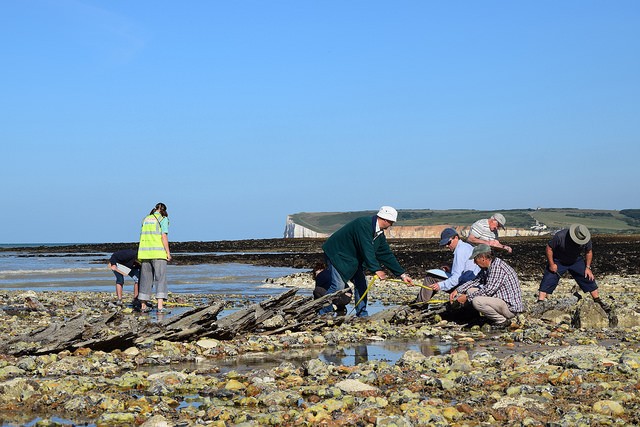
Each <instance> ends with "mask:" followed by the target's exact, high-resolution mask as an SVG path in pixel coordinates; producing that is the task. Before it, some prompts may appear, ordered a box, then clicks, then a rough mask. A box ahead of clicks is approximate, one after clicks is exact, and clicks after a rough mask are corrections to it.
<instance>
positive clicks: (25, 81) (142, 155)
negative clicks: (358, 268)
mask: <svg viewBox="0 0 640 427" xmlns="http://www.w3.org/2000/svg"><path fill="white" fill-rule="evenodd" d="M1 11H2V12H1V13H0V56H1V57H2V66H1V67H0V78H1V80H2V85H1V88H2V89H1V91H0V141H1V144H0V146H1V148H0V153H1V155H2V159H3V165H2V167H1V168H0V177H1V178H2V190H0V191H1V193H0V194H1V195H2V208H1V209H0V224H1V230H0V243H17V242H21V243H28V242H122V241H124V242H131V241H136V240H137V239H138V234H139V227H140V221H141V219H142V217H143V216H144V215H146V214H147V213H148V212H149V210H151V208H152V207H153V206H154V205H155V203H156V202H159V201H162V202H164V203H166V204H167V206H168V211H169V218H170V220H171V232H170V236H169V237H170V240H172V241H188V240H225V239H245V238H270V237H281V236H282V233H283V230H284V225H285V219H286V216H287V214H291V213H296V212H303V211H304V212H320V211H353V210H364V209H377V208H378V207H379V206H380V205H383V204H387V205H392V206H395V207H396V208H399V209H409V208H412V209H421V208H423V209H427V208H429V209H453V208H469V209H510V208H531V207H533V208H535V207H577V208H597V209H625V208H640V190H639V189H638V188H639V187H640V185H639V182H640V167H638V160H639V159H640V148H639V146H640V126H639V125H638V123H639V120H640V114H639V113H640V2H638V1H636V0H633V1H624V0H621V1H614V2H611V1H588V0H579V1H546V0H543V1H506V0H505V1H475V0H474V1H427V0H420V1H397V2H390V1H371V0H367V1H331V0H329V1H304V0H302V1H301V0H291V1H263V0H259V1H233V2H231V1H190V2H176V1H124V0H120V1H115V0H114V1H84V0H76V1H64V0H59V1H58V0H56V1H53V0H50V1H47V0H44V1H7V2H3V4H2V7H1Z"/></svg>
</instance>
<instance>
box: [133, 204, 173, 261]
mask: <svg viewBox="0 0 640 427" xmlns="http://www.w3.org/2000/svg"><path fill="white" fill-rule="evenodd" d="M162 218H163V217H162V216H159V215H157V214H153V215H148V216H146V217H145V218H144V220H143V221H142V230H141V231H140V245H139V246H138V259H139V260H145V259H167V252H166V251H165V250H164V245H163V244H162V228H161V227H160V221H162Z"/></svg>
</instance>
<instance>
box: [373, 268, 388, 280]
mask: <svg viewBox="0 0 640 427" xmlns="http://www.w3.org/2000/svg"><path fill="white" fill-rule="evenodd" d="M376 276H378V278H379V279H380V280H384V279H386V278H387V273H385V272H384V271H382V270H378V271H376Z"/></svg>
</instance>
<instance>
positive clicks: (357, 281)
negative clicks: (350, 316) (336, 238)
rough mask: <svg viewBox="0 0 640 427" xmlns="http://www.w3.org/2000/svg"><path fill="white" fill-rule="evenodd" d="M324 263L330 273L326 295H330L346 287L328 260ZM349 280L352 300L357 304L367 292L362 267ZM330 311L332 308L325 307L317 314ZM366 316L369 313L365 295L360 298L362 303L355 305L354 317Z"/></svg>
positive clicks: (329, 306)
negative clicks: (351, 287)
mask: <svg viewBox="0 0 640 427" xmlns="http://www.w3.org/2000/svg"><path fill="white" fill-rule="evenodd" d="M326 261H327V269H328V270H329V271H330V272H331V286H329V289H328V290H327V294H332V293H334V292H338V291H341V290H343V289H344V288H345V287H346V286H347V284H346V283H345V281H344V279H342V276H341V275H340V273H339V272H338V270H336V269H335V267H334V266H333V265H332V264H331V261H329V260H328V259H327V260H326ZM350 280H351V282H353V287H354V293H353V298H354V299H355V301H356V302H358V301H360V298H361V297H362V295H364V293H365V292H366V290H367V278H366V277H365V276H364V270H363V269H362V267H358V269H357V270H356V272H355V274H354V275H353V277H352V278H351V279H350ZM332 311H333V306H332V305H327V306H326V307H323V308H321V309H320V311H319V312H318V313H319V314H327V313H331V312H332ZM368 315H369V313H368V312H367V296H366V295H365V297H364V298H362V301H360V303H359V304H358V305H356V316H358V317H367V316H368Z"/></svg>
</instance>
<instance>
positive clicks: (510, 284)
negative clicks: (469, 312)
mask: <svg viewBox="0 0 640 427" xmlns="http://www.w3.org/2000/svg"><path fill="white" fill-rule="evenodd" d="M470 258H471V259H473V261H474V262H475V263H476V264H477V265H478V267H480V273H478V276H477V277H476V278H475V279H474V280H471V281H469V282H467V283H465V284H463V285H460V287H458V289H457V290H454V291H453V292H452V293H451V295H450V296H449V300H450V301H451V302H454V301H457V302H458V303H460V304H465V303H466V302H467V301H469V302H471V304H472V305H473V308H475V309H476V310H478V312H480V313H482V314H483V315H484V316H485V317H486V318H487V319H489V321H490V322H491V323H492V326H493V328H494V329H504V328H508V327H509V326H510V325H511V319H513V318H514V317H516V315H517V314H518V313H522V312H523V311H524V306H523V304H522V290H521V289H520V281H519V280H518V275H517V273H516V272H515V270H514V269H513V268H512V267H511V266H509V265H508V264H507V263H506V262H504V261H503V260H502V259H500V258H496V257H494V256H493V254H492V253H491V247H490V246H489V245H485V244H482V245H478V246H476V247H475V248H474V249H473V252H472V253H471V257H470Z"/></svg>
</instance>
